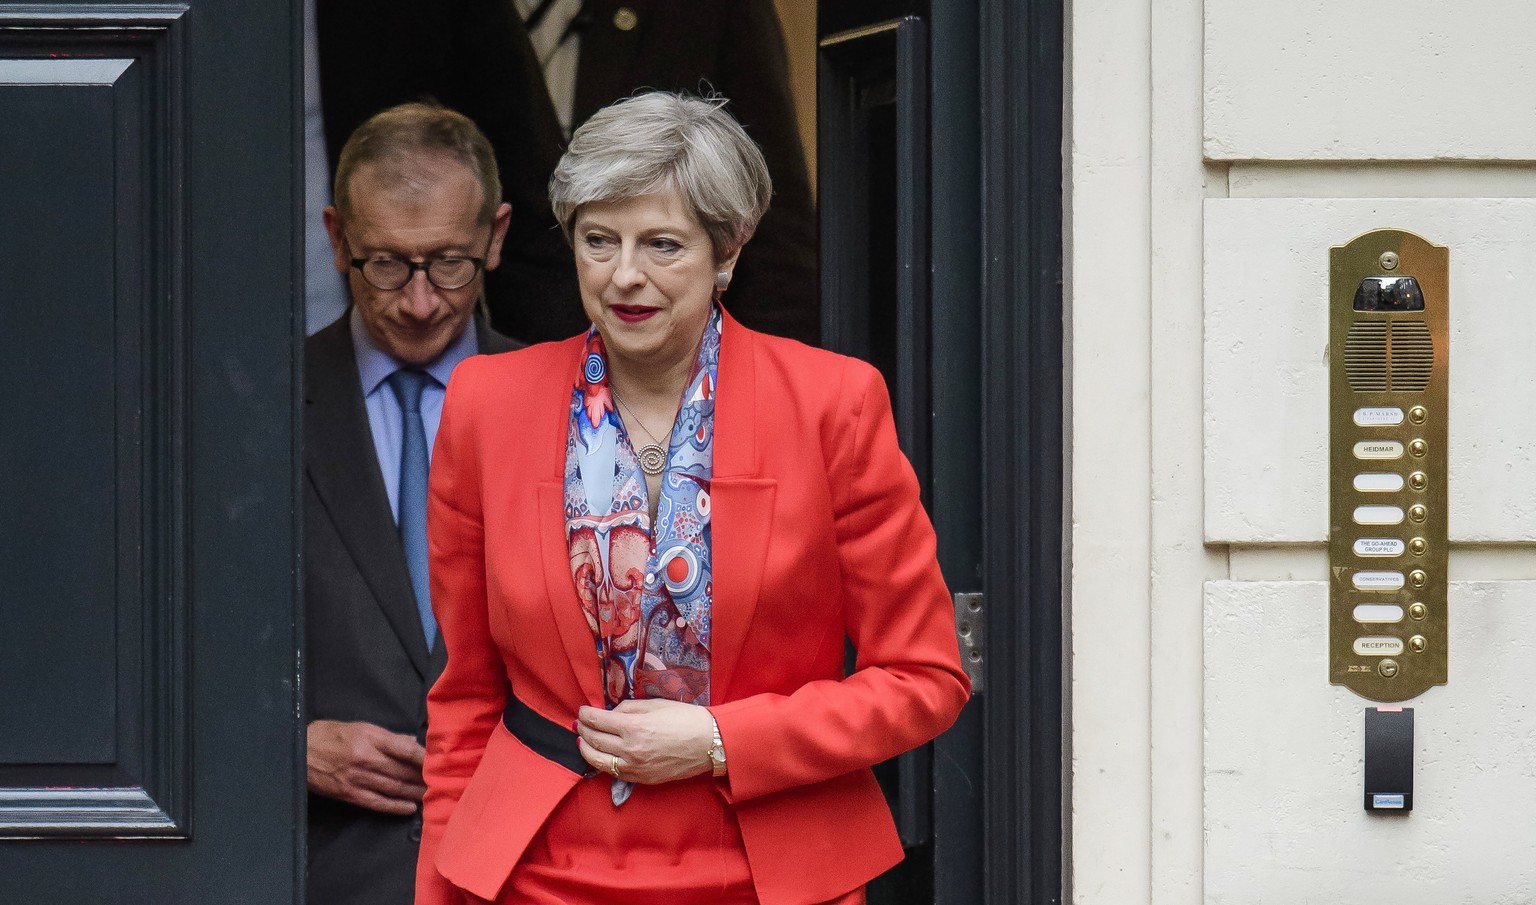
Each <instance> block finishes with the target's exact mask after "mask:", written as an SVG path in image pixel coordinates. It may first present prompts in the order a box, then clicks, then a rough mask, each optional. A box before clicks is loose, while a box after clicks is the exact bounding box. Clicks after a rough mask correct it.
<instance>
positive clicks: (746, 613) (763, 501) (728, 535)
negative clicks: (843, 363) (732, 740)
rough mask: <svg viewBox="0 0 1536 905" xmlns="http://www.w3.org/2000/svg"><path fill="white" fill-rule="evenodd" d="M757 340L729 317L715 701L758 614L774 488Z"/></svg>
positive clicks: (713, 527) (718, 408)
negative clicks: (762, 437) (763, 458)
mask: <svg viewBox="0 0 1536 905" xmlns="http://www.w3.org/2000/svg"><path fill="white" fill-rule="evenodd" d="M754 342H755V339H754V336H753V334H752V333H751V332H750V331H748V330H747V329H746V328H745V327H743V326H741V324H739V323H737V322H736V321H735V320H733V319H732V318H731V317H730V315H726V318H725V325H724V329H723V330H722V331H721V334H720V370H719V384H720V386H719V394H718V395H717V396H716V397H715V462H714V480H713V481H712V482H711V483H710V506H711V509H712V511H713V514H712V515H711V516H710V535H711V551H710V558H711V560H712V569H713V575H712V580H713V581H714V585H715V594H714V603H713V609H712V613H711V619H712V623H713V628H712V638H711V651H710V686H711V688H710V700H711V701H712V702H714V703H717V704H718V703H721V702H723V701H725V700H728V695H729V692H730V687H731V677H732V676H733V675H734V674H735V671H736V665H737V661H738V659H739V658H740V656H741V650H742V645H743V642H745V640H746V636H747V628H748V627H749V626H750V625H751V624H752V615H753V613H755V612H756V610H757V600H758V594H759V591H760V588H761V586H762V577H763V565H764V561H765V558H766V556H767V554H768V538H769V537H771V536H772V535H773V499H774V493H775V491H776V489H777V484H776V482H775V481H773V480H771V479H766V478H763V477H760V476H759V474H760V473H759V468H758V452H759V451H758V444H757V436H756V425H757V424H758V415H759V411H758V404H757V386H756V368H755V366H754V360H753V359H754V348H753V345H754Z"/></svg>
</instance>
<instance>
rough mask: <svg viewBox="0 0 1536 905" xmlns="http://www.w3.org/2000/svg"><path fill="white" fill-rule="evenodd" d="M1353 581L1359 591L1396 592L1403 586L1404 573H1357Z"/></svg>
mask: <svg viewBox="0 0 1536 905" xmlns="http://www.w3.org/2000/svg"><path fill="white" fill-rule="evenodd" d="M1352 580H1353V581H1354V584H1355V590H1357V591H1396V590H1397V589H1399V588H1401V587H1402V586H1403V573H1401V572H1356V573H1355V574H1354V578H1353V579H1352Z"/></svg>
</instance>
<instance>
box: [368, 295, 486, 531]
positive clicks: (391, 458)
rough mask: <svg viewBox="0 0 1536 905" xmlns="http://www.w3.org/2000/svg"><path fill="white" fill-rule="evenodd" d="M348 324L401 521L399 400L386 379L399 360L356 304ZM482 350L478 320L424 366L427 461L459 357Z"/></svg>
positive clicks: (382, 468)
mask: <svg viewBox="0 0 1536 905" xmlns="http://www.w3.org/2000/svg"><path fill="white" fill-rule="evenodd" d="M349 326H350V327H351V328H352V348H353V350H354V351H355V352H356V353H357V376H358V379H359V380H360V381H361V382H362V385H363V407H364V408H366V409H367V410H368V426H369V427H370V428H371V429H372V430H373V451H374V454H375V455H376V456H378V458H379V470H380V471H382V472H383V473H384V489H385V490H386V491H388V492H389V511H390V512H391V513H393V514H394V516H395V524H397V525H398V524H400V443H401V435H400V400H398V399H396V398H395V393H394V391H393V390H391V389H390V388H389V386H388V384H386V383H385V382H384V381H386V380H388V379H389V375H391V374H393V373H395V372H396V371H398V370H400V362H398V361H396V360H395V359H394V357H393V356H391V355H390V354H389V353H388V352H385V351H384V350H382V349H380V348H379V347H378V346H376V345H374V344H373V340H372V339H370V338H369V336H368V331H367V329H366V328H364V327H363V318H362V315H361V314H358V312H357V308H356V307H353V309H352V313H351V316H350V323H349ZM479 351H480V344H479V341H478V340H476V339H475V325H474V322H473V321H470V322H468V323H467V324H466V325H465V327H464V332H463V333H460V334H459V338H458V339H456V340H454V341H453V342H451V343H449V344H448V348H446V349H444V350H443V354H441V355H439V356H437V359H436V360H434V361H433V362H432V363H431V364H429V365H427V366H426V367H425V368H423V370H425V371H426V372H427V373H428V374H430V375H432V380H429V381H427V386H426V388H425V389H423V390H422V391H421V424H422V427H424V428H425V429H426V431H427V461H428V462H430V461H431V460H432V446H433V444H435V443H436V442H437V425H438V422H439V421H441V420H442V417H443V394H444V393H445V392H446V388H447V386H448V378H449V377H450V376H451V375H452V374H453V369H454V368H456V367H458V364H459V362H461V361H463V360H464V359H466V358H468V357H469V356H471V355H474V354H475V353H477V352H479Z"/></svg>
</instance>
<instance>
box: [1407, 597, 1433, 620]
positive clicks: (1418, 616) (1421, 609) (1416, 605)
mask: <svg viewBox="0 0 1536 905" xmlns="http://www.w3.org/2000/svg"><path fill="white" fill-rule="evenodd" d="M1408 615H1409V616H1411V617H1412V618H1413V621H1415V622H1423V621H1424V618H1425V617H1426V616H1428V615H1429V607H1427V606H1425V605H1424V604H1422V603H1420V602H1419V601H1417V600H1415V601H1414V602H1413V603H1410V604H1408Z"/></svg>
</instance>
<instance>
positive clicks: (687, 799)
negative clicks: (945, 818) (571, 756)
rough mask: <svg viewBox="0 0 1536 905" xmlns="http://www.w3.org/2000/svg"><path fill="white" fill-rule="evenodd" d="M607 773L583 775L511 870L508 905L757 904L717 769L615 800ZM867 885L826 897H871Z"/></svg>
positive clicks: (844, 900)
mask: <svg viewBox="0 0 1536 905" xmlns="http://www.w3.org/2000/svg"><path fill="white" fill-rule="evenodd" d="M611 784H612V780H610V779H609V778H608V777H606V776H596V777H591V778H588V779H585V780H582V781H581V782H579V783H577V784H576V787H575V788H574V789H572V790H571V793H570V794H569V795H567V796H566V797H565V799H564V800H563V801H561V802H560V805H559V806H558V807H556V808H555V810H554V812H553V813H551V814H550V815H549V819H548V820H547V821H545V823H544V826H543V828H541V829H540V830H539V833H538V835H536V836H534V837H533V840H532V841H531V842H529V843H528V849H527V850H526V851H525V852H524V853H523V857H522V858H521V859H519V860H518V863H517V866H516V867H515V868H513V870H512V876H511V877H510V878H509V879H508V880H507V884H506V886H504V887H502V890H501V895H500V896H499V897H498V898H497V899H496V902H497V903H500V905H514V903H515V905H758V902H757V893H756V892H755V890H754V889H753V886H752V870H751V867H750V866H749V865H748V864H747V853H746V849H745V848H743V846H742V842H741V830H740V829H739V828H738V827H737V825H736V817H735V815H734V814H732V813H731V809H730V808H729V807H728V806H727V805H726V802H725V799H724V798H723V797H722V796H721V795H720V791H719V789H718V788H717V787H716V785H715V781H714V779H713V778H711V777H710V776H708V775H704V776H696V777H694V778H692V779H685V780H680V781H678V782H671V783H664V784H662V785H657V786H636V787H635V789H634V792H633V794H631V795H630V796H629V800H628V801H626V802H625V803H624V804H623V806H621V807H617V808H616V807H614V806H613V799H612V797H611V795H610V792H609V789H610V787H611ZM863 903H864V891H863V889H862V888H860V889H856V890H853V891H852V892H850V893H848V894H847V895H845V896H842V897H839V898H837V899H834V900H833V901H832V902H831V903H827V905H863Z"/></svg>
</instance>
